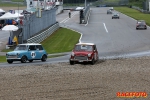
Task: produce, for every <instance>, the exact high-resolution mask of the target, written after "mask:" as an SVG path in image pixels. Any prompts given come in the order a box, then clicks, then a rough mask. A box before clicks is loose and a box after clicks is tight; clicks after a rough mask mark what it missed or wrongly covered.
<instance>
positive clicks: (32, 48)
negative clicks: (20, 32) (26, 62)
mask: <svg viewBox="0 0 150 100" xmlns="http://www.w3.org/2000/svg"><path fill="white" fill-rule="evenodd" d="M28 51H29V59H38V57H37V55H38V53H37V51H36V47H35V45H30V46H29V50H28Z"/></svg>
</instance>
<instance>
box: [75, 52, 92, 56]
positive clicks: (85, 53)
mask: <svg viewBox="0 0 150 100" xmlns="http://www.w3.org/2000/svg"><path fill="white" fill-rule="evenodd" d="M89 53H92V51H74V54H75V55H83V56H84V55H88V54H89Z"/></svg>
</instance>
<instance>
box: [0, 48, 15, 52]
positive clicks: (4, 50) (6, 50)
mask: <svg viewBox="0 0 150 100" xmlns="http://www.w3.org/2000/svg"><path fill="white" fill-rule="evenodd" d="M13 50H14V49H3V50H2V52H10V51H13Z"/></svg>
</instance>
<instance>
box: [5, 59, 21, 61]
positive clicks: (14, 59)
mask: <svg viewBox="0 0 150 100" xmlns="http://www.w3.org/2000/svg"><path fill="white" fill-rule="evenodd" d="M6 60H13V61H20V60H21V58H6Z"/></svg>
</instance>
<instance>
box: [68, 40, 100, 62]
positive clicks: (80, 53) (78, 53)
mask: <svg viewBox="0 0 150 100" xmlns="http://www.w3.org/2000/svg"><path fill="white" fill-rule="evenodd" d="M98 59H99V56H98V51H97V48H96V45H95V44H94V43H78V44H76V45H75V47H74V49H73V50H72V53H71V57H70V59H69V61H70V64H71V65H73V64H75V62H76V63H77V62H90V63H91V64H92V65H93V64H95V62H96V61H97V60H98Z"/></svg>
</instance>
